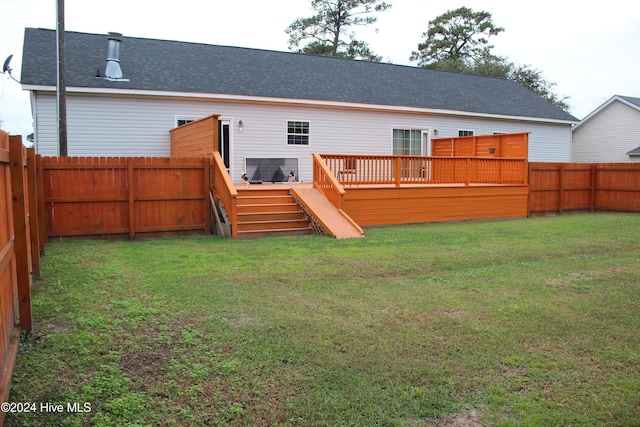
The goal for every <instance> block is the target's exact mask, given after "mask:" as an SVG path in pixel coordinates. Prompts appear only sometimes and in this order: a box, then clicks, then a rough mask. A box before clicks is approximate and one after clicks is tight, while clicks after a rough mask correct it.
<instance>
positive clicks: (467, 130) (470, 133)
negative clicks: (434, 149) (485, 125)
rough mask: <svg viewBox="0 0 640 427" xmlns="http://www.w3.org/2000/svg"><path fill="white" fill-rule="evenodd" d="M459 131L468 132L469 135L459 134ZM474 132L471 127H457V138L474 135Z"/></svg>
mask: <svg viewBox="0 0 640 427" xmlns="http://www.w3.org/2000/svg"><path fill="white" fill-rule="evenodd" d="M461 133H468V134H469V135H460V134H461ZM475 134H476V132H475V131H474V130H473V129H458V138H464V137H465V136H475Z"/></svg>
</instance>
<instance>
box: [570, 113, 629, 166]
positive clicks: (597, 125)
mask: <svg viewBox="0 0 640 427" xmlns="http://www.w3.org/2000/svg"><path fill="white" fill-rule="evenodd" d="M638 147H640V111H638V110H637V109H635V108H633V107H630V106H628V105H626V104H623V103H622V102H620V101H613V102H612V103H611V104H609V105H607V106H605V107H604V108H603V109H602V110H601V111H600V112H598V113H597V114H595V115H594V116H592V117H590V118H589V120H587V121H585V122H584V123H582V124H581V125H580V126H579V127H578V128H576V129H575V130H574V131H573V154H572V159H573V161H574V162H588V163H591V162H638V161H640V158H638V157H629V156H627V153H628V152H629V151H631V150H633V149H634V148H638Z"/></svg>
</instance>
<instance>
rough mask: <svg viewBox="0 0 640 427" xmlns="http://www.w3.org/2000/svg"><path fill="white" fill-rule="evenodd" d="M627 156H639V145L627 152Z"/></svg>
mask: <svg viewBox="0 0 640 427" xmlns="http://www.w3.org/2000/svg"><path fill="white" fill-rule="evenodd" d="M627 156H640V147H637V148H634V149H633V150H631V151H629V152H628V153H627Z"/></svg>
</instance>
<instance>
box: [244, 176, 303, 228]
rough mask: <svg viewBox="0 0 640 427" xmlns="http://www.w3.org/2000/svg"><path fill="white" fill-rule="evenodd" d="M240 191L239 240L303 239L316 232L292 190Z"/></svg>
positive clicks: (254, 188)
mask: <svg viewBox="0 0 640 427" xmlns="http://www.w3.org/2000/svg"><path fill="white" fill-rule="evenodd" d="M256 187H257V186H252V188H251V189H250V190H241V189H238V190H237V191H238V198H237V203H238V204H237V212H238V238H239V239H253V238H260V237H268V236H299V235H304V234H312V233H313V229H312V228H311V225H310V223H309V220H308V219H307V218H306V217H305V215H304V213H303V211H302V209H300V206H298V204H297V203H296V202H295V200H294V198H293V196H291V194H289V189H288V188H282V189H278V188H275V189H274V188H267V187H265V188H264V189H257V188H256Z"/></svg>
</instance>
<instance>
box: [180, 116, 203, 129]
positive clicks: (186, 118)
mask: <svg viewBox="0 0 640 427" xmlns="http://www.w3.org/2000/svg"><path fill="white" fill-rule="evenodd" d="M196 120H198V118H195V117H189V116H176V127H180V126H183V125H186V124H187V123H191V122H195V121H196Z"/></svg>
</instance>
